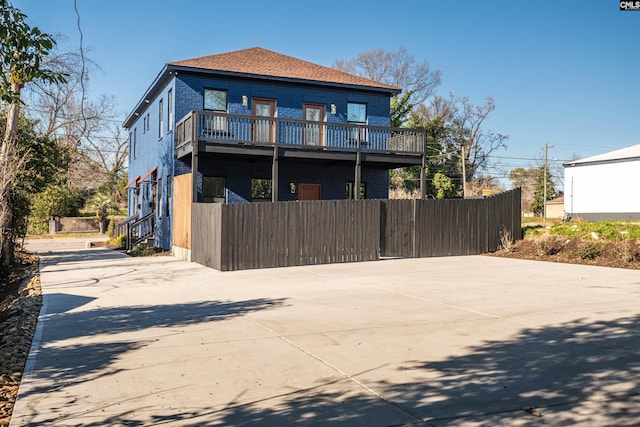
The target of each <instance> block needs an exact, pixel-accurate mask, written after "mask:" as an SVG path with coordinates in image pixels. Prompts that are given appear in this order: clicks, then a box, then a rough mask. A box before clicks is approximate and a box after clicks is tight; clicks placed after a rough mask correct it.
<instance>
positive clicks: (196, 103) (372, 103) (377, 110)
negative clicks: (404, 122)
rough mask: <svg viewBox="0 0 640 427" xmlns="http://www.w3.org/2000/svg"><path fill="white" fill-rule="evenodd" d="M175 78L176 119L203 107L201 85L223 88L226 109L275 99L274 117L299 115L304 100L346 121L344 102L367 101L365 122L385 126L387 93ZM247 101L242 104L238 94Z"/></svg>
mask: <svg viewBox="0 0 640 427" xmlns="http://www.w3.org/2000/svg"><path fill="white" fill-rule="evenodd" d="M176 79H177V81H176V95H177V96H176V98H177V99H179V101H178V102H177V103H176V117H177V119H180V118H182V117H184V116H185V115H186V114H187V113H189V112H190V111H192V110H202V109H203V107H204V99H203V93H204V89H205V88H210V89H221V90H226V91H227V102H228V112H229V113H231V114H251V98H269V99H276V100H277V102H276V105H277V110H278V117H281V118H287V119H302V104H303V103H305V102H308V103H314V104H324V105H325V106H326V111H327V121H328V122H346V121H347V103H348V102H359V103H365V104H367V115H368V124H369V125H372V126H389V124H390V120H389V97H388V96H387V95H384V94H380V93H374V92H364V91H354V90H351V91H348V90H345V89H340V88H337V89H333V88H331V87H323V88H320V87H314V86H306V85H300V84H295V85H294V84H286V83H284V82H282V83H280V82H267V81H254V80H248V79H223V78H209V79H204V78H202V77H195V76H188V75H179V76H178V77H177V78H176ZM243 95H244V96H246V97H247V98H248V101H249V102H248V105H247V106H246V107H245V106H243V105H242V96H243ZM331 104H335V105H336V114H331Z"/></svg>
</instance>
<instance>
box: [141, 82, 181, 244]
mask: <svg viewBox="0 0 640 427" xmlns="http://www.w3.org/2000/svg"><path fill="white" fill-rule="evenodd" d="M174 82H175V80H171V81H169V83H168V84H167V85H166V86H165V87H164V88H163V89H162V91H161V92H160V94H159V95H158V96H157V97H156V98H155V99H153V100H152V101H151V102H150V103H149V105H148V107H147V109H146V110H145V111H144V112H142V114H140V116H139V117H138V119H137V120H136V121H135V122H134V123H133V125H132V126H131V128H130V131H131V132H133V130H134V129H136V139H137V141H136V149H135V157H134V153H133V151H132V150H133V147H132V146H131V144H132V143H133V141H130V143H129V144H130V147H129V153H130V155H129V179H133V178H135V177H136V176H140V177H142V176H144V175H145V174H146V173H147V172H148V171H149V170H151V169H153V168H155V167H157V168H158V170H157V173H156V177H157V179H158V181H159V184H160V185H158V186H157V195H156V203H155V206H153V193H152V183H151V182H150V179H151V177H148V178H147V179H146V180H145V182H144V183H142V184H141V185H140V190H139V191H140V199H139V201H140V203H139V204H138V203H136V201H135V200H131V199H132V198H133V199H135V198H134V197H132V196H133V194H134V190H133V189H129V197H130V202H129V215H134V214H135V213H136V212H139V213H140V215H141V216H144V215H146V214H148V213H149V212H151V211H152V210H153V209H156V214H157V216H156V224H157V236H156V246H158V247H161V248H164V249H169V248H171V209H172V206H171V198H169V197H168V194H167V192H168V189H169V188H168V184H167V183H168V182H169V181H170V180H173V166H174V158H175V153H174V142H173V131H169V130H168V104H167V98H168V95H167V94H168V92H169V90H173V93H174V96H173V98H174V104H175V100H176V98H177V97H176V89H175V85H174ZM160 99H162V100H163V117H164V118H163V121H164V123H163V131H162V134H163V136H162V137H161V138H160V137H159V136H158V128H159V121H160V118H159V110H158V109H159V101H160ZM175 113H176V110H175V106H174V124H173V129H175V117H176V114H175ZM147 115H148V117H149V126H148V130H145V129H144V123H145V118H146V117H147ZM169 185H170V184H169ZM167 205H169V211H168V212H167V208H166V207H167ZM160 207H162V209H160ZM161 210H162V216H159V214H160V213H161V212H160V211H161Z"/></svg>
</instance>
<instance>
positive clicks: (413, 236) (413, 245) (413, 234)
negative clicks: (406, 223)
mask: <svg viewBox="0 0 640 427" xmlns="http://www.w3.org/2000/svg"><path fill="white" fill-rule="evenodd" d="M411 256H412V257H413V258H418V254H417V251H416V199H413V212H412V213H411Z"/></svg>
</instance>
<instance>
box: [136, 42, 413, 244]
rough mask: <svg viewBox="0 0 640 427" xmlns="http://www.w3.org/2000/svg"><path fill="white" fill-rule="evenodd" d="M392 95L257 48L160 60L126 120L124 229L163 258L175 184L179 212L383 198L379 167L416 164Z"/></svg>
mask: <svg viewBox="0 0 640 427" xmlns="http://www.w3.org/2000/svg"><path fill="white" fill-rule="evenodd" d="M399 92H400V89H399V88H396V87H394V86H390V85H387V84H383V83H379V82H375V81H372V80H368V79H365V78H361V77H357V76H353V75H350V74H347V73H344V72H340V71H337V70H334V69H331V68H327V67H323V66H320V65H316V64H312V63H309V62H306V61H302V60H299V59H296V58H292V57H289V56H286V55H282V54H279V53H276V52H271V51H269V50H265V49H262V48H252V49H245V50H239V51H234V52H229V53H223V54H218V55H211V56H205V57H201V58H195V59H188V60H184V61H178V62H171V63H168V64H166V65H165V66H164V68H163V69H162V70H161V72H160V74H159V75H158V76H157V77H156V79H155V80H154V81H153V82H152V84H151V86H150V87H149V88H148V89H147V91H146V92H145V93H144V96H143V97H142V99H141V100H140V101H139V102H138V104H137V105H136V106H135V108H134V110H133V111H132V112H131V113H130V115H129V116H128V117H127V119H126V121H125V123H124V127H125V128H127V129H128V131H129V139H130V147H129V154H130V158H129V177H130V181H129V184H128V191H129V209H128V210H129V215H130V217H131V220H133V219H134V218H143V217H144V218H151V219H153V220H154V222H155V226H156V227H155V231H156V235H155V245H156V246H159V247H161V248H165V249H170V248H171V244H172V239H171V233H172V223H173V219H172V216H173V215H174V212H175V211H178V212H179V211H180V210H179V209H178V208H179V206H174V201H175V203H176V205H177V204H178V203H180V204H182V205H184V204H186V203H187V201H186V200H184V198H181V199H180V201H179V202H178V201H176V200H175V197H174V191H175V190H176V188H175V186H176V185H182V184H181V183H182V182H183V181H184V180H183V179H182V176H183V175H187V176H188V177H187V176H185V178H189V180H190V187H189V191H190V192H192V195H191V197H190V198H189V200H188V203H189V205H190V203H191V202H192V201H193V202H204V203H247V202H257V201H294V200H314V199H315V200H320V199H349V198H355V199H358V198H388V188H389V170H390V169H393V168H397V167H403V166H410V165H424V161H425V156H424V140H425V133H424V131H422V130H416V129H396V128H390V127H389V126H390V119H389V115H390V99H391V97H392V96H394V95H396V94H398V93H399ZM422 170H423V171H424V167H423V168H422ZM193 171H196V172H197V173H192V172H193ZM174 178H175V180H174ZM177 178H180V180H178V179H177ZM422 181H423V188H424V174H423V176H422ZM181 188H182V187H181Z"/></svg>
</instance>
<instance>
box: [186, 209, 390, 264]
mask: <svg viewBox="0 0 640 427" xmlns="http://www.w3.org/2000/svg"><path fill="white" fill-rule="evenodd" d="M192 224H193V230H194V231H193V240H192V243H191V259H192V261H195V262H197V263H200V264H203V265H206V266H209V267H213V268H216V269H218V270H222V271H226V270H244V269H250V268H264V267H286V266H293V265H308V264H328V263H337V262H351V261H373V260H377V259H379V245H380V204H379V201H377V200H362V201H358V202H352V201H341V200H323V201H314V202H278V203H251V204H248V203H246V204H215V203H194V204H193V210H192Z"/></svg>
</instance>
